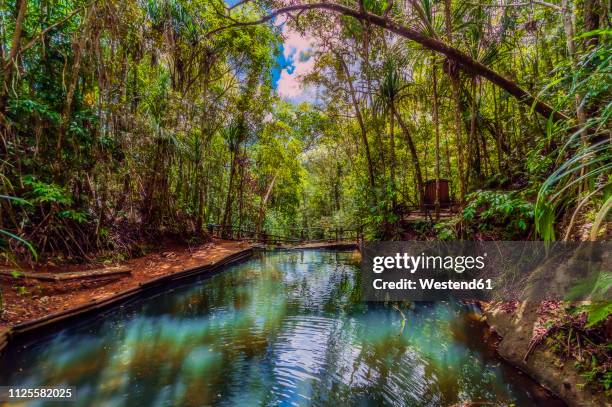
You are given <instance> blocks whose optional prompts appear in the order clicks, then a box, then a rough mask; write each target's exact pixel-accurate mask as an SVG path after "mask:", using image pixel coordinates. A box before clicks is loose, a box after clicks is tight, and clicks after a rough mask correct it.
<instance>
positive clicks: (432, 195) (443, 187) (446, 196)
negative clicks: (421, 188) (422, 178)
mask: <svg viewBox="0 0 612 407" xmlns="http://www.w3.org/2000/svg"><path fill="white" fill-rule="evenodd" d="M438 188H439V189H438V197H439V199H440V207H441V208H448V207H450V206H451V204H452V202H451V197H450V188H449V183H448V180H447V179H440V180H438ZM435 205H436V180H435V179H433V180H429V181H426V182H425V194H424V202H423V206H424V207H425V208H433V207H434V206H435Z"/></svg>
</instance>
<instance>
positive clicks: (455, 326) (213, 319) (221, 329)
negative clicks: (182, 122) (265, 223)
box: [11, 252, 512, 406]
mask: <svg viewBox="0 0 612 407" xmlns="http://www.w3.org/2000/svg"><path fill="white" fill-rule="evenodd" d="M286 256H288V257H286ZM285 258H289V259H290V262H286V261H285ZM359 276H360V273H359V272H358V269H357V267H356V266H355V263H354V259H353V258H352V255H350V254H348V253H333V252H329V253H325V252H323V253H322V252H304V253H292V254H289V255H287V254H271V255H270V256H266V257H264V258H263V259H262V260H261V261H258V262H247V263H243V264H241V265H239V266H237V267H236V268H235V269H234V270H233V271H232V272H229V273H223V274H219V275H217V276H214V277H212V278H210V279H208V280H205V281H203V282H201V283H198V284H196V285H194V286H192V287H188V288H183V289H177V290H176V291H175V292H172V293H167V294H164V295H160V296H158V297H155V298H153V299H151V300H149V301H146V302H144V303H143V304H141V305H139V306H137V307H134V308H132V309H128V310H126V311H125V312H124V313H123V314H119V313H116V314H114V316H113V318H112V319H109V320H107V321H106V322H105V323H103V324H101V325H99V326H98V327H95V328H91V327H92V326H94V325H89V326H88V327H85V328H81V329H80V330H78V332H73V333H72V334H69V335H65V336H63V337H58V338H57V339H56V340H54V341H53V342H52V343H51V345H50V346H47V348H45V349H44V350H42V351H41V350H40V349H39V350H37V351H35V352H34V351H33V352H31V353H26V355H27V357H26V358H24V359H23V360H20V363H22V366H26V367H27V366H34V368H26V371H27V374H26V375H24V376H22V377H17V376H15V377H13V378H11V380H12V381H13V382H19V383H25V382H27V383H28V384H31V385H51V384H57V385H59V384H62V383H64V384H70V385H76V386H78V387H79V390H80V391H79V398H78V404H79V405H99V404H102V403H103V402H107V403H113V404H119V403H122V404H125V405H129V406H131V405H154V404H157V403H160V402H162V401H165V402H167V403H171V404H173V405H185V406H190V405H205V404H211V403H215V402H217V401H219V400H221V399H222V400H223V401H224V402H227V403H228V404H233V405H237V404H245V403H248V404H260V403H264V404H278V402H279V401H282V400H284V399H283V397H284V395H286V394H293V395H297V394H298V393H299V394H302V395H305V396H308V397H310V399H311V400H312V401H313V403H314V404H319V405H330V404H338V405H346V404H349V403H350V404H356V403H357V404H358V403H363V404H397V405H411V406H419V405H424V406H425V405H448V404H452V403H455V402H458V401H466V400H492V399H498V400H508V401H510V402H511V401H512V396H511V395H509V394H508V390H507V388H506V386H505V383H504V382H502V376H501V374H500V371H499V369H498V368H496V367H492V362H494V360H493V359H488V358H487V357H486V356H487V355H485V358H484V359H483V358H482V357H481V355H482V352H481V350H482V349H481V347H479V346H478V345H475V344H474V343H475V342H476V341H474V338H475V337H477V336H478V335H480V334H479V333H478V332H476V331H472V328H471V327H470V324H469V321H468V320H467V319H464V315H465V313H464V312H463V311H461V310H460V309H459V308H458V307H457V306H455V305H444V304H435V305H432V304H429V305H423V304H421V305H417V306H416V307H414V308H413V309H408V308H407V307H406V306H405V305H399V306H400V307H401V309H402V312H403V313H404V315H405V316H406V326H405V328H404V329H403V330H402V329H401V318H400V314H399V313H398V312H397V311H396V310H394V309H392V308H391V306H389V305H386V304H363V303H361V280H360V278H359ZM88 330H89V331H88ZM92 333H93V335H92ZM308 352H310V353H308ZM315 353H316V354H315ZM300 357H303V359H300ZM296 358H297V359H296ZM293 360H299V361H301V362H304V363H302V364H301V365H300V366H295V365H292V361H293ZM279 366H281V367H282V369H285V370H284V373H285V374H286V375H289V379H291V380H290V382H283V381H281V380H280V378H279V369H278V367H279ZM291 369H296V370H295V371H292V370H291ZM297 369H302V370H301V371H298V370H297ZM291 375H293V376H291ZM317 377H320V379H315V378H317ZM285 378H286V377H285ZM283 386H290V388H287V387H283ZM291 386H293V387H291ZM245 397H248V399H245Z"/></svg>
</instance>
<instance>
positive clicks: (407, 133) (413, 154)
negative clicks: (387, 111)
mask: <svg viewBox="0 0 612 407" xmlns="http://www.w3.org/2000/svg"><path fill="white" fill-rule="evenodd" d="M391 112H392V113H393V114H394V115H395V117H396V118H397V122H398V123H399V125H400V127H401V128H402V132H403V133H404V137H405V138H406V144H408V149H409V150H410V156H411V157H412V163H413V164H414V174H415V176H416V181H417V182H416V186H417V189H418V195H419V204H420V205H423V204H424V202H425V195H424V189H423V175H422V173H421V166H420V165H419V157H418V155H417V151H416V147H415V146H414V142H413V140H412V136H411V135H410V130H409V129H408V126H407V125H406V123H405V122H404V120H403V119H402V116H400V114H399V113H398V112H397V110H395V106H394V105H391Z"/></svg>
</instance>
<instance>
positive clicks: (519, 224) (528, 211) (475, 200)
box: [463, 191, 533, 238]
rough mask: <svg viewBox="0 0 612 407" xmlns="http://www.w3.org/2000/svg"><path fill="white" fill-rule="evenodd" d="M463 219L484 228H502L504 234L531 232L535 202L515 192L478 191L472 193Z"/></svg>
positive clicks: (522, 234) (506, 235)
mask: <svg viewBox="0 0 612 407" xmlns="http://www.w3.org/2000/svg"><path fill="white" fill-rule="evenodd" d="M466 198H467V205H466V206H465V208H464V209H463V219H464V221H466V222H467V223H468V224H472V225H474V224H475V225H477V229H478V230H481V231H486V230H492V229H502V230H503V231H504V238H517V237H520V236H525V235H526V234H528V232H529V230H530V228H531V225H532V223H533V204H532V203H530V202H528V201H526V200H525V199H524V198H521V197H520V196H519V194H517V193H515V192H499V191H478V192H474V193H472V194H469V195H468V196H467V197H466Z"/></svg>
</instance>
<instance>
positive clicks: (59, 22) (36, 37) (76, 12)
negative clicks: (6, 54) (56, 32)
mask: <svg viewBox="0 0 612 407" xmlns="http://www.w3.org/2000/svg"><path fill="white" fill-rule="evenodd" d="M97 2H98V0H94V1H92V2H91V3H89V4H87V5H85V6H83V7H79V8H78V9H76V10H74V11H73V12H72V13H70V14H68V15H67V16H66V17H64V18H62V19H61V20H59V21H56V22H55V23H53V24H51V25H50V26H49V27H47V28H45V29H44V30H42V31H41V32H39V33H38V34H36V35H35V36H34V38H32V39H31V40H30V42H28V43H27V44H26V45H24V46H23V47H21V48H20V49H19V50H18V52H17V53H16V55H14V56H13V57H12V58H10V59H9V60H8V61H6V62H5V66H8V65H10V64H11V63H12V60H14V59H16V58H17V57H18V56H19V55H21V54H23V53H24V52H25V51H27V50H28V49H30V48H32V47H33V46H34V45H35V44H36V43H37V42H38V41H40V40H41V39H42V38H43V37H44V36H45V34H47V33H48V32H49V31H51V30H53V29H54V28H56V27H58V26H60V25H62V24H64V23H65V22H66V21H68V20H70V19H71V18H72V17H74V16H75V15H76V14H78V13H80V12H81V11H83V10H85V9H86V8H87V7H90V6H92V5H94V4H95V3H97Z"/></svg>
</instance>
